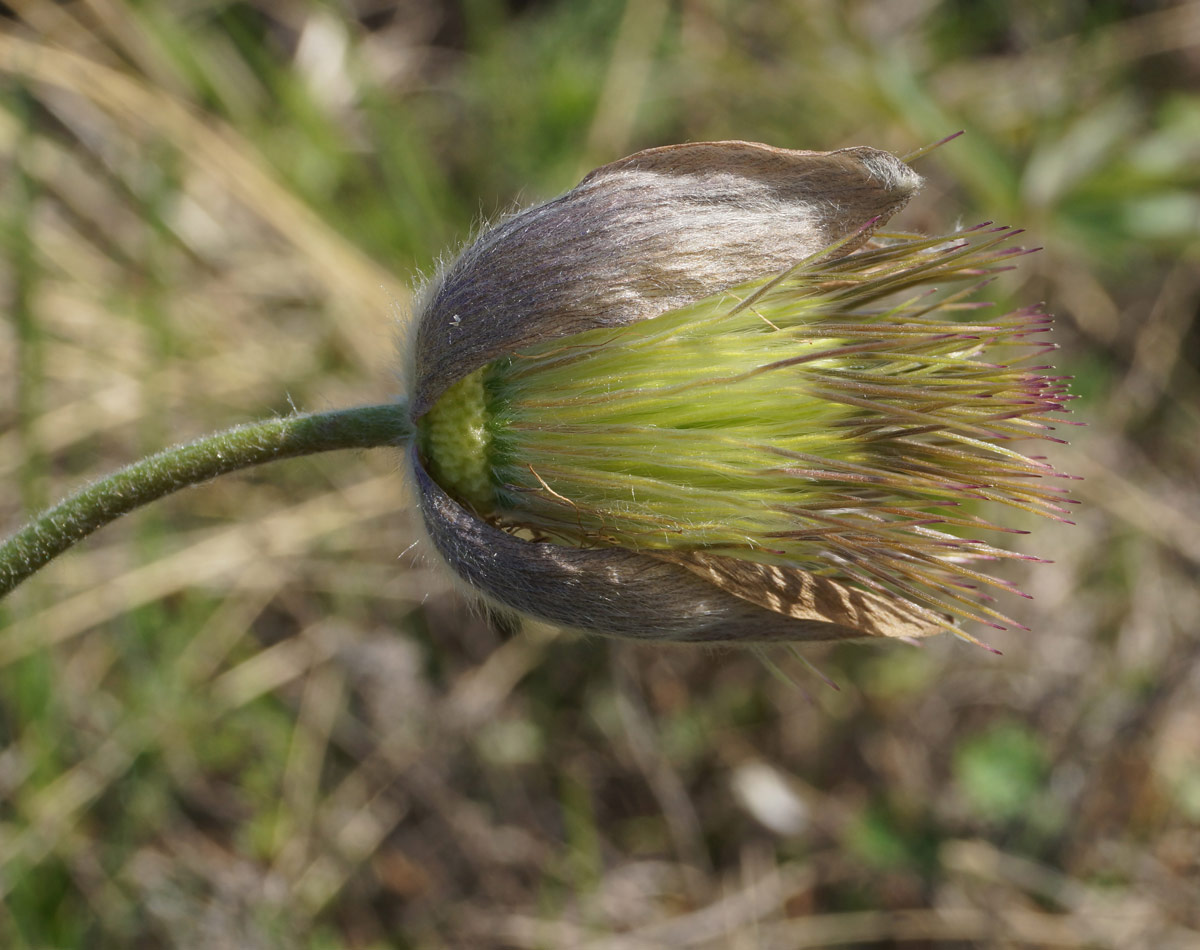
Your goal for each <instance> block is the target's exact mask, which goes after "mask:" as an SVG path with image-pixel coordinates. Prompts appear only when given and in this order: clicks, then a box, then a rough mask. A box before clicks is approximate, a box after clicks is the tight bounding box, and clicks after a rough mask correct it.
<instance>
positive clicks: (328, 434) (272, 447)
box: [0, 402, 412, 597]
mask: <svg viewBox="0 0 1200 950" xmlns="http://www.w3.org/2000/svg"><path fill="white" fill-rule="evenodd" d="M410 438H412V423H411V422H410V421H409V418H408V406H407V405H406V404H404V403H400V402H395V403H385V404H383V405H379V406H357V407H355V408H353V409H335V410H331V411H329V412H313V413H305V414H297V415H293V416H287V417H286V418H282V419H266V420H264V421H262V422H252V423H250V424H248V425H243V426H237V427H236V428H233V429H226V430H225V431H223V432H216V433H214V434H212V435H208V436H205V437H204V438H202V439H197V440H196V441H195V442H189V443H187V444H186V445H177V446H175V447H174V448H170V449H166V450H164V451H162V452H159V453H158V454H156V455H151V456H150V457H149V458H145V459H142V460H141V461H140V462H135V463H134V464H132V465H130V466H128V467H127V468H123V469H121V470H120V471H118V472H114V473H113V474H111V475H109V476H107V477H105V478H102V479H100V480H99V481H98V482H93V483H92V484H91V485H89V486H87V487H86V488H83V489H81V490H80V491H78V492H76V493H75V494H74V495H71V496H70V497H69V498H67V499H65V500H64V501H61V502H59V503H58V504H57V505H54V506H53V507H52V508H48V509H46V510H45V511H44V512H42V513H41V514H40V515H38V516H37V517H36V518H34V519H33V521H31V522H30V523H29V524H27V525H26V526H25V527H24V528H22V529H20V530H19V531H17V532H16V533H15V534H13V535H10V536H9V537H8V538H6V539H5V540H4V542H3V543H0V597H3V596H4V595H5V594H7V593H8V592H9V591H10V590H12V589H13V588H14V587H16V586H17V585H18V584H19V583H21V581H23V580H25V578H27V577H28V576H29V575H30V574H33V573H34V572H35V571H37V570H38V569H39V568H41V567H43V566H44V565H46V564H47V563H48V562H50V561H51V560H53V559H54V558H55V557H57V556H58V555H59V554H61V553H62V552H63V551H65V550H66V549H67V548H69V547H70V546H71V545H73V544H74V543H75V542H76V541H80V540H82V539H83V538H86V537H87V536H88V535H89V534H91V533H92V532H93V531H95V530H96V529H97V528H101V527H103V526H104V525H106V524H108V523H109V522H110V521H114V520H116V519H117V518H119V517H120V516H121V515H123V514H127V513H128V512H130V511H133V510H134V509H135V508H140V507H141V506H142V505H144V504H147V503H148V502H151V501H154V500H155V499H158V498H162V497H163V496H164V495H169V494H171V492H174V491H178V490H179V489H181V488H186V487H188V486H189V485H198V484H200V483H201V482H206V481H208V480H209V479H210V478H216V477H217V476H218V475H225V474H226V473H228V472H235V471H237V470H238V469H242V468H249V467H250V466H252V465H261V464H262V463H263V462H273V461H276V460H277V459H286V458H295V457H296V456H299V455H312V454H313V453H316V452H328V451H331V450H333V449H368V448H374V447H377V446H382V445H401V444H403V443H404V442H406V441H407V440H408V439H410Z"/></svg>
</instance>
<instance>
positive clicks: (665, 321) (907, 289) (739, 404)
mask: <svg viewBox="0 0 1200 950" xmlns="http://www.w3.org/2000/svg"><path fill="white" fill-rule="evenodd" d="M919 187H920V178H919V177H918V176H917V174H916V173H914V172H913V171H912V170H911V169H910V168H909V167H908V165H907V164H905V163H904V162H902V161H900V160H899V159H897V158H895V157H894V156H892V155H890V154H888V153H886V152H882V151H878V150H876V149H871V148H850V149H843V150H840V151H835V152H800V151H789V150H784V149H777V148H771V147H769V146H765V145H757V144H752V143H746V142H716V143H701V144H694V145H679V146H671V147H667V148H657V149H650V150H648V151H643V152H638V153H637V154H634V155H631V156H629V157H628V158H625V159H622V160H620V161H618V162H614V163H613V164H610V165H606V166H604V167H603V168H600V169H598V170H596V171H594V172H592V173H591V174H590V175H588V176H587V177H586V178H585V179H584V180H583V181H582V182H581V183H580V184H579V185H578V186H577V187H576V188H574V189H573V190H572V191H570V192H568V193H567V194H565V195H563V196H561V197H559V198H557V199H555V200H553V201H550V202H548V203H546V204H543V205H540V206H538V207H534V208H531V209H529V210H526V211H523V212H521V213H519V214H516V215H513V216H511V217H509V218H507V219H505V220H504V221H502V222H501V223H499V224H498V225H497V226H496V227H494V228H492V229H491V230H488V231H486V232H485V233H483V234H482V235H481V236H480V237H478V238H477V239H476V240H475V242H474V243H473V244H471V245H470V246H469V247H468V248H467V249H466V250H465V251H464V252H463V253H462V254H461V255H460V256H459V257H458V258H457V259H456V260H454V261H453V262H452V263H450V264H448V265H447V266H445V267H444V268H443V269H442V271H441V272H440V273H439V275H438V276H437V277H436V278H435V279H434V280H433V281H432V282H431V283H430V285H429V286H428V287H427V288H425V290H424V293H423V295H422V297H421V300H420V302H419V307H418V311H417V315H416V319H415V321H414V322H413V326H412V331H413V335H412V340H411V341H410V342H409V345H408V347H407V359H408V363H409V365H408V366H407V368H406V369H407V377H408V381H409V411H410V417H411V420H412V422H413V424H414V427H415V432H416V437H415V439H413V441H412V442H411V444H410V446H409V447H408V449H407V464H408V467H409V469H410V470H411V474H412V480H413V483H414V486H415V490H416V494H417V496H418V502H419V508H420V512H421V517H422V520H423V522H424V526H425V528H426V530H427V532H428V535H429V539H430V541H431V542H432V547H433V549H434V550H435V551H436V552H437V553H438V554H439V555H440V556H441V558H442V559H443V560H444V561H445V562H446V563H447V564H448V565H449V566H450V567H451V568H452V569H453V571H454V572H455V573H456V574H457V575H458V576H459V577H460V578H462V579H463V580H464V581H465V582H466V583H467V584H468V585H469V586H470V587H471V588H472V589H473V590H475V591H478V592H480V593H481V594H482V595H483V596H484V597H485V598H487V599H488V600H489V601H490V602H492V603H493V604H496V605H500V606H502V607H505V608H510V609H513V610H517V611H520V612H523V613H525V614H529V615H532V616H534V617H538V618H541V619H544V620H548V621H551V622H554V623H559V624H564V625H568V626H571V627H575V628H578V629H583V630H588V631H593V632H598V633H605V634H612V635H619V636H627V637H638V638H647V639H668V640H688V641H743V642H771V641H780V640H817V639H834V638H845V637H865V636H891V637H919V636H924V635H927V634H930V633H935V632H937V631H939V630H942V629H952V630H955V631H956V632H960V633H961V632H962V630H961V629H960V627H959V624H960V623H961V622H962V621H964V620H971V621H979V622H983V623H986V624H991V625H994V626H1000V625H1003V624H1005V623H1008V622H1010V621H1007V620H1006V619H1005V618H1004V617H1003V615H1002V614H1001V613H1000V612H999V611H998V610H997V609H996V608H994V607H993V606H991V597H990V596H989V595H988V593H987V591H988V589H989V588H999V589H1002V590H1003V589H1010V585H1008V584H1007V583H1006V582H1003V581H1000V580H997V579H995V578H993V577H991V576H989V575H988V574H987V573H985V572H984V571H982V570H981V569H980V565H981V563H982V562H986V561H989V560H995V559H998V558H1007V557H1015V556H1017V555H1013V554H1011V553H1009V552H1007V551H1005V550H1003V549H1001V548H998V547H996V546H994V545H993V544H992V543H990V542H988V541H987V540H986V537H987V535H988V534H989V532H990V533H992V534H994V533H995V532H996V531H1004V530H1011V529H1006V528H1004V527H1001V526H1000V525H997V524H993V523H991V522H989V521H987V520H985V519H984V517H983V515H981V514H980V513H979V512H978V511H977V510H976V509H978V508H979V507H980V505H981V504H984V503H990V504H991V505H992V507H993V508H1000V509H1003V508H1004V507H1005V506H1007V507H1008V508H1015V509H1020V510H1023V511H1032V512H1037V513H1040V514H1046V515H1049V516H1050V517H1059V514H1060V512H1061V510H1062V509H1061V507H1060V500H1061V499H1060V494H1061V490H1060V489H1058V488H1056V487H1055V483H1054V481H1053V479H1054V477H1055V476H1056V475H1057V473H1056V472H1055V471H1054V470H1053V469H1052V467H1051V466H1050V465H1049V464H1048V463H1047V462H1046V461H1044V460H1043V459H1041V458H1038V457H1031V456H1027V455H1024V454H1022V453H1021V452H1020V451H1019V448H1018V447H1017V443H1018V442H1019V441H1020V440H1027V439H1047V438H1050V437H1051V436H1050V432H1051V431H1052V423H1053V420H1054V419H1055V418H1056V414H1057V413H1059V412H1061V411H1062V409H1063V403H1064V400H1065V399H1066V398H1067V396H1066V395H1065V393H1064V390H1063V381H1062V379H1061V378H1060V377H1054V376H1048V375H1045V370H1046V368H1045V367H1042V366H1036V365H1032V364H1034V363H1036V362H1037V357H1038V356H1039V355H1040V354H1042V353H1044V352H1045V351H1046V350H1047V349H1048V348H1049V345H1048V344H1046V343H1045V342H1042V340H1041V337H1040V334H1043V333H1044V332H1045V331H1046V330H1047V329H1048V326H1049V318H1048V317H1047V316H1046V315H1044V314H1043V313H1041V312H1040V311H1039V310H1037V309H1034V308H1030V309H1023V310H1018V311H1015V312H1012V313H1008V314H1006V315H1003V316H989V315H988V313H987V312H986V311H985V310H984V308H983V305H982V304H978V303H974V302H972V301H970V300H969V299H968V297H969V296H970V295H971V293H972V292H973V291H974V290H976V289H977V288H978V287H979V286H980V284H981V283H983V282H986V280H987V279H988V277H989V275H990V274H991V273H992V272H995V271H997V270H1000V269H1003V268H1005V267H1006V266H1007V262H1008V260H1009V258H1011V257H1012V256H1014V255H1015V254H1018V253H1020V250H1019V249H1013V248H1008V247H1007V246H1006V245H1005V244H1004V242H1005V241H1006V239H1008V238H1009V237H1010V236H1011V235H1012V234H1013V232H1012V231H1010V230H1009V229H1006V228H993V227H990V226H980V227H976V228H973V229H969V230H966V231H961V232H957V233H955V234H951V235H948V236H938V237H921V236H915V235H901V234H884V233H882V232H881V231H880V230H879V229H880V227H881V225H882V224H883V223H884V222H885V221H886V220H887V219H888V218H889V217H890V216H892V215H893V214H894V213H895V212H897V211H898V210H899V209H900V208H902V207H903V206H904V205H905V204H906V203H907V202H908V200H909V199H910V198H911V197H912V196H913V195H914V194H915V193H916V192H917V191H918V190H919ZM964 635H965V634H964Z"/></svg>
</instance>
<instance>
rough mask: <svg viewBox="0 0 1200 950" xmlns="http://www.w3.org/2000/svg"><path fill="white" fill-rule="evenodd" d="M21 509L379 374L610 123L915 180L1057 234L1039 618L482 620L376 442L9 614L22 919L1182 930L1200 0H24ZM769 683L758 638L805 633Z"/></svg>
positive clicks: (1196, 344) (4, 393)
mask: <svg viewBox="0 0 1200 950" xmlns="http://www.w3.org/2000/svg"><path fill="white" fill-rule="evenodd" d="M3 17H4V18H3V20H2V21H0V169H2V179H0V196H2V200H0V240H2V246H3V254H2V256H0V300H2V301H3V303H2V307H0V311H2V316H0V525H3V526H5V527H9V526H14V525H15V524H16V523H17V522H18V521H19V520H20V518H21V517H22V514H23V513H24V512H28V511H30V510H32V509H33V508H35V507H37V506H39V505H41V504H42V503H44V502H46V501H47V500H49V499H51V498H54V497H57V496H59V495H61V494H62V493H63V492H64V491H66V490H67V489H69V488H70V487H72V486H75V485H77V484H79V483H80V482H81V481H83V480H86V479H87V478H88V477H89V476H92V475H95V474H97V473H99V472H102V471H105V470H107V469H110V468H112V467H114V466H116V465H118V464H120V463H122V462H124V461H127V460H130V459H132V458H135V457H137V456H139V455H140V454H142V453H145V452H147V451H149V450H151V449H154V448H157V447H160V446H162V445H164V444H167V443H169V442H174V441H177V440H180V439H182V438H184V437H188V436H192V435H195V434H198V433H201V432H204V431H206V430H209V429H212V428H216V427H222V426H226V425H229V424H233V423H236V422H240V421H243V420H247V419H251V418H257V417H261V416H263V415H266V414H270V413H274V412H287V411H288V410H289V407H290V406H291V405H293V404H294V405H296V406H299V407H301V408H309V409H316V408H324V407H329V406H338V405H349V404H352V403H360V402H368V401H374V400H377V399H380V398H383V397H386V395H387V394H388V393H389V392H392V391H394V390H395V389H396V383H395V381H394V378H393V373H394V364H395V360H394V359H393V357H392V355H391V352H390V351H391V341H392V337H393V333H394V323H395V321H396V320H402V319H404V315H405V304H406V301H407V299H408V288H409V287H410V286H411V285H412V283H413V282H414V281H415V280H416V279H417V278H418V276H419V275H420V274H421V273H423V272H427V271H428V269H429V268H430V267H431V266H432V264H433V263H434V262H435V261H436V259H437V257H438V255H439V254H441V253H443V252H444V251H445V250H446V249H447V248H449V247H452V246H453V245H454V244H455V243H456V242H459V241H461V240H463V239H465V237H466V236H467V235H468V234H469V233H470V231H471V229H472V228H473V227H474V226H475V225H477V224H478V222H479V221H480V220H481V219H482V218H484V217H487V216H491V215H493V214H495V213H497V212H499V211H502V210H504V209H506V208H509V207H511V206H513V205H514V203H516V202H519V201H529V200H533V199H535V198H540V197H545V196H549V195H552V194H554V193H556V192H559V191H561V190H563V189H565V188H567V187H569V186H571V185H572V184H574V182H575V181H576V180H577V179H578V177H579V176H580V175H581V174H582V173H583V172H585V171H586V170H588V169H589V168H591V167H592V166H594V165H596V164H599V163H602V162H604V161H607V160H611V159H613V158H617V157H619V156H621V155H623V154H625V153H627V152H629V151H632V150H634V149H636V148H640V147H645V146H650V145H658V144H665V143H669V142H674V141H683V140H702V139H716V138H741V139H750V140H756V141H765V142H770V143H772V144H775V145H780V146H790V147H801V148H835V147H839V146H843V145H852V144H871V145H875V146H879V147H883V148H889V149H892V150H894V151H896V152H898V153H905V152H908V151H911V150H912V149H914V148H916V147H918V146H920V145H923V144H926V143H928V142H931V141H933V140H936V139H938V138H941V137H942V136H944V135H946V134H948V133H949V132H953V131H955V130H957V129H959V128H963V129H965V130H966V131H967V134H966V135H965V136H963V137H962V138H961V139H959V140H957V141H955V142H954V143H953V144H951V145H949V146H947V147H945V148H943V149H941V150H940V151H938V152H936V153H934V155H932V156H930V157H929V158H927V159H924V160H923V161H922V165H921V171H922V172H924V173H925V174H926V175H928V177H929V183H928V186H927V188H926V191H925V193H924V195H923V196H922V197H921V198H920V199H919V200H918V201H917V202H916V203H915V204H914V205H913V206H912V207H911V208H910V209H909V210H908V211H906V212H905V215H904V217H903V219H902V222H901V223H903V224H905V225H907V226H909V227H912V228H921V229H929V230H934V229H938V230H942V229H945V228H947V227H948V226H951V225H953V224H954V223H956V222H957V221H960V220H961V221H963V222H965V223H971V222H974V221H976V220H983V219H995V220H998V221H1000V222H1001V223H1006V224H1019V225H1023V226H1025V227H1027V228H1028V229H1029V239H1030V240H1029V243H1032V244H1038V245H1044V246H1045V250H1043V251H1042V252H1041V253H1039V254H1037V255H1034V256H1033V257H1030V258H1025V259H1024V260H1023V262H1022V266H1021V268H1020V270H1019V271H1017V272H1016V273H1014V274H1012V275H1009V276H1006V277H1005V278H1004V279H1003V280H1001V281H1000V282H999V283H998V284H997V286H996V287H995V288H994V289H993V291H992V292H993V294H994V295H995V296H996V297H997V299H1000V300H1005V301H1009V302H1012V301H1019V302H1022V303H1024V302H1031V301H1033V300H1035V299H1045V300H1046V301H1047V302H1048V306H1049V308H1050V309H1051V310H1052V311H1054V312H1056V313H1057V314H1058V315H1059V317H1060V320H1059V324H1058V329H1057V340H1058V342H1059V343H1060V344H1062V350H1061V363H1062V365H1063V367H1064V369H1065V370H1066V371H1068V372H1072V373H1074V374H1075V376H1076V378H1077V382H1076V384H1075V388H1076V391H1077V392H1078V393H1079V394H1080V396H1081V397H1082V398H1081V399H1080V400H1079V401H1078V403H1077V404H1076V406H1077V409H1076V418H1077V419H1078V420H1080V421H1083V422H1086V423H1087V428H1085V429H1081V430H1078V431H1075V430H1072V432H1071V435H1070V439H1071V445H1070V446H1063V447H1061V448H1060V450H1058V451H1057V452H1056V453H1055V460H1056V462H1057V463H1058V464H1059V466H1060V467H1062V468H1064V469H1066V470H1068V471H1073V472H1075V473H1077V474H1080V475H1083V476H1085V478H1086V480H1085V481H1083V482H1082V483H1079V485H1078V487H1077V488H1076V494H1077V497H1079V498H1080V499H1081V501H1082V502H1083V504H1082V505H1081V506H1079V509H1078V515H1077V518H1076V520H1077V521H1078V525H1077V526H1076V527H1074V528H1066V527H1062V526H1058V525H1053V524H1049V523H1046V524H1040V525H1025V526H1026V527H1031V528H1034V529H1035V533H1034V534H1033V535H1032V536H1030V538H1029V539H1028V542H1027V543H1028V545H1029V549H1030V550H1032V551H1036V552H1037V553H1039V554H1041V555H1042V556H1044V557H1047V558H1050V559H1052V560H1053V562H1054V563H1053V564H1046V565H1037V566H1036V567H1031V568H1030V569H1029V570H1028V571H1024V570H1022V572H1021V574H1020V575H1017V574H1015V573H1014V575H1013V576H1014V577H1015V578H1016V579H1017V580H1018V581H1019V582H1020V583H1021V584H1022V585H1023V586H1024V587H1025V588H1026V589H1027V590H1029V591H1030V592H1031V593H1032V594H1033V595H1034V596H1035V600H1033V601H1032V602H1030V603H1029V604H1028V605H1024V606H1023V608H1022V607H1021V606H1020V605H1018V609H1019V610H1020V613H1019V616H1020V618H1021V619H1022V620H1023V622H1025V623H1026V624H1028V626H1029V627H1030V628H1031V629H1032V632H1031V633H1024V632H1019V631H1014V632H1011V633H1003V634H999V635H995V636H992V637H991V638H990V639H991V642H992V643H993V644H994V645H995V646H997V647H999V648H1000V649H1002V650H1003V651H1004V655H1003V656H994V655H992V654H989V653H986V652H984V651H982V650H978V649H975V648H972V647H970V646H968V645H966V644H964V643H961V642H958V641H955V640H952V639H950V638H942V639H941V640H940V641H938V642H934V643H931V644H930V645H928V646H927V647H926V648H925V649H923V650H915V649H912V648H909V647H905V646H902V645H893V646H858V645H847V646H839V647H836V648H821V649H811V650H806V651H805V652H806V655H807V656H808V657H809V658H811V659H812V660H813V662H815V663H816V664H817V666H819V667H820V668H821V669H822V670H823V671H824V672H826V673H827V674H828V675H830V676H831V677H832V678H833V679H834V680H836V681H837V682H838V684H840V686H841V690H840V692H835V691H834V690H831V689H829V688H827V687H826V686H824V685H823V684H821V683H820V682H819V681H817V680H816V679H805V678H804V675H805V674H804V673H803V671H801V670H799V669H797V670H795V671H794V672H795V673H796V675H797V676H798V677H800V678H801V681H802V683H803V684H804V688H803V689H797V688H794V687H792V686H789V685H787V684H785V683H782V682H780V680H779V679H777V678H776V677H774V676H772V675H771V673H770V672H768V671H767V670H766V669H765V668H764V666H763V664H761V663H760V662H759V660H758V659H756V658H755V657H754V656H753V655H751V654H746V653H742V652H739V651H719V652H718V651H709V650H696V649H682V648H649V647H640V646H635V645H630V644H623V643H611V642H603V641H599V640H586V639H581V638H577V637H574V636H568V635H565V634H561V633H556V632H554V631H548V630H542V629H526V630H523V631H520V632H518V633H516V634H515V635H510V634H505V633H501V632H497V631H496V630H495V629H493V628H491V627H490V626H489V625H488V624H487V623H486V622H485V620H484V619H483V618H481V617H479V616H477V615H476V614H474V613H472V612H471V611H470V610H468V609H467V608H466V607H464V606H463V604H462V603H461V601H460V600H459V599H458V598H457V597H456V595H454V594H453V593H452V591H451V590H450V587H449V585H448V582H447V581H446V579H445V578H444V577H442V576H441V575H440V574H438V573H437V572H436V571H434V570H433V566H432V565H430V564H428V563H426V562H425V560H424V559H423V558H422V557H421V556H420V552H419V551H410V550H409V545H410V543H411V541H412V537H413V532H412V530H411V525H410V521H409V516H408V514H407V513H406V512H405V511H404V503H405V502H404V499H405V495H404V493H403V491H402V490H401V486H400V485H399V484H398V480H397V478H396V476H395V469H396V462H395V460H394V459H393V458H389V457H388V454H387V453H386V452H377V453H368V454H364V455H362V456H361V457H355V456H345V457H327V458H314V459H311V460H302V461H298V462H294V463H289V464H287V465H282V466H276V467H274V468H271V469H267V470H263V471H256V472H252V473H249V474H246V475H243V476H239V477H237V478H235V479H225V480H224V481H223V482H220V483H216V484H213V485H210V486H206V487H204V488H202V489H197V490H195V491H191V492H188V493H186V494H184V495H183V496H180V497H175V498H172V499H170V500H168V501H166V502H164V503H162V504H160V505H158V506H157V507H156V508H152V509H148V510H147V511H145V512H142V513H139V514H138V515H136V516H135V517H132V518H129V519H126V521H125V522H124V523H121V524H118V525H115V526H113V527H111V528H109V529H106V530H105V531H104V532H102V533H101V534H100V535H98V536H97V537H95V538H94V539H92V540H91V541H89V542H88V543H87V544H86V545H85V546H84V547H82V548H80V549H78V550H76V551H73V552H72V553H70V554H69V555H68V556H66V557H65V558H64V559H62V560H61V561H60V562H58V563H56V564H55V565H53V566H52V567H51V568H50V569H48V570H47V571H46V572H45V573H44V574H43V575H42V576H40V577H37V578H35V579H34V580H33V581H31V582H30V583H28V584H27V585H26V586H25V587H23V588H22V589H21V590H19V591H18V592H17V593H16V594H14V595H13V596H12V597H10V598H9V599H8V600H6V601H5V602H4V603H3V604H2V605H0V944H2V945H3V946H5V947H11V948H35V947H36V948H44V947H85V946H86V947H130V946H138V947H159V946H162V947H239V948H259V947H263V948H266V947H314V948H319V947H403V948H434V947H442V946H460V947H473V948H491V947H495V948H501V947H503V948H510V947H512V948H525V947H528V948H542V947H589V948H600V947H605V948H650V947H693V948H720V947H780V948H793V947H801V946H845V945H856V946H898V945H905V946H934V945H956V946H1013V947H1016V946H1043V945H1046V946H1051V945H1052V946H1057V947H1064V946H1079V947H1111V948H1121V950H1126V948H1134V947H1154V948H1168V947H1175V948H1184V947H1195V946H1197V945H1198V943H1200V631H1198V630H1197V621H1196V618H1197V617H1200V583H1198V578H1200V502H1198V499H1200V490H1198V489H1200V376H1198V373H1197V370H1198V367H1200V326H1198V324H1197V319H1196V318H1197V311H1198V306H1200V197H1198V195H1200V190H1198V188H1197V186H1198V185H1200V4H1197V3H1183V4H1168V3H1155V2H1152V0H1142V2H1137V0H1125V2H1121V0H1110V2H1103V3H1095V2H1085V0H1066V2H1057V3H1044V2H1041V0H980V2H975V0H970V2H968V0H941V2H939V0H854V2H841V0H810V2H792V3H776V2H766V0H679V2H675V3H667V2H665V0H629V2H628V3H625V2H618V0H612V2H609V0H576V2H566V0H563V2H515V0H510V2H507V3H505V2H502V0H458V2H445V3H441V2H437V0H396V2H393V3H387V2H383V0H380V2H374V3H368V2H361V0H355V2H352V3H349V4H341V5H333V4H318V3H311V4H308V3H303V2H296V0H283V2H273V3H268V2H265V0H263V2H223V0H198V2H191V3H182V2H178V0H137V2H133V0H72V2H67V3H58V2H50V0H14V2H10V3H9V4H8V6H7V13H5V14H4V15H3ZM781 662H783V661H782V660H781Z"/></svg>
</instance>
